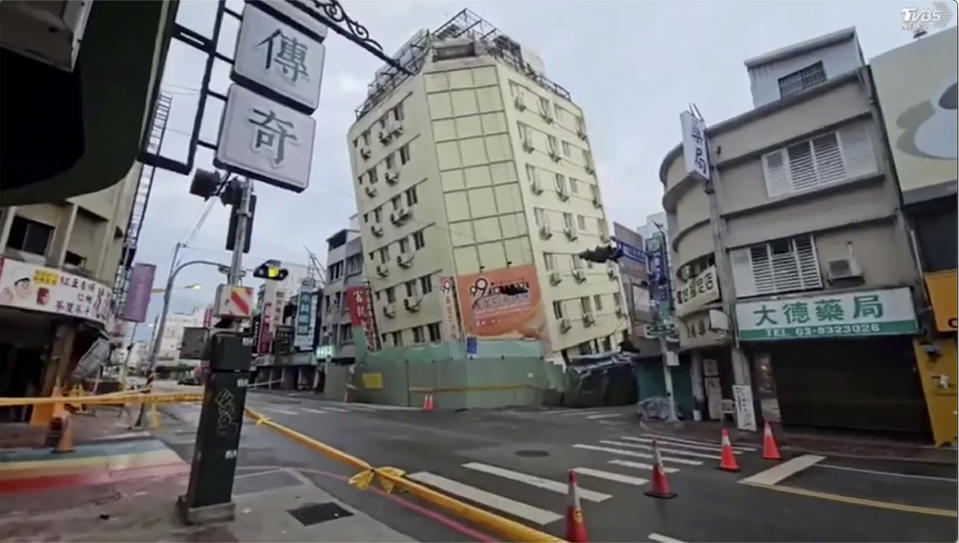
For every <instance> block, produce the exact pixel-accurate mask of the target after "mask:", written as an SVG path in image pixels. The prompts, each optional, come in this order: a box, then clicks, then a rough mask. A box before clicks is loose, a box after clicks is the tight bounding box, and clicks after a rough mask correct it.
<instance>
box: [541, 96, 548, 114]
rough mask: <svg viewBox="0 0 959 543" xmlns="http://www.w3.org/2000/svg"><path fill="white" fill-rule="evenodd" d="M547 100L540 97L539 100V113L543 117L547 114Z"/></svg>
mask: <svg viewBox="0 0 959 543" xmlns="http://www.w3.org/2000/svg"><path fill="white" fill-rule="evenodd" d="M549 109H550V108H549V100H547V99H546V98H543V97H542V96H540V98H539V112H540V113H541V114H543V115H548V114H549Z"/></svg>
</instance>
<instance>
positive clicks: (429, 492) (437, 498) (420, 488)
mask: <svg viewBox="0 0 959 543" xmlns="http://www.w3.org/2000/svg"><path fill="white" fill-rule="evenodd" d="M246 414H247V415H248V416H249V417H250V418H252V419H254V420H256V423H257V424H258V425H260V424H263V425H266V426H269V427H270V428H272V429H273V430H275V431H277V432H279V433H280V434H282V435H284V436H286V437H288V438H290V439H292V440H294V441H297V442H299V443H301V444H303V445H306V446H307V447H309V448H311V449H313V450H315V451H318V452H320V453H321V454H323V455H324V456H326V457H327V458H330V459H331V460H334V461H337V462H340V463H343V464H346V465H348V466H351V467H354V468H357V469H359V470H360V472H359V473H357V474H356V475H354V476H353V477H350V480H349V482H350V484H351V485H353V486H355V487H356V488H359V489H361V490H362V489H365V488H367V487H369V485H370V483H371V482H373V479H374V478H376V479H378V480H379V482H380V485H381V486H382V487H383V490H385V491H386V492H392V491H393V489H394V488H395V487H399V488H402V489H403V490H405V491H407V492H409V493H410V494H412V495H413V496H416V497H417V498H420V499H421V500H423V501H426V502H429V503H432V504H433V505H436V506H438V507H441V508H443V509H446V510H447V511H449V512H451V513H453V514H454V515H457V516H459V517H462V518H464V519H466V520H469V521H470V522H473V523H475V524H478V525H480V526H483V527H484V528H486V529H488V530H490V531H491V532H493V533H495V534H497V535H500V536H502V537H504V538H506V539H507V540H509V541H524V542H526V541H528V542H542V541H546V542H555V543H560V542H562V541H564V540H562V539H560V538H558V537H556V536H553V535H550V534H547V533H545V532H540V531H539V530H534V529H533V528H530V527H529V526H525V525H523V524H520V523H519V522H515V521H512V520H510V519H507V518H504V517H501V516H499V515H496V514H494V513H490V512H489V511H485V510H483V509H480V508H479V507H475V506H472V505H469V504H467V503H464V502H461V501H459V500H457V499H455V498H451V497H450V496H447V495H445V494H442V493H440V492H438V491H436V490H433V489H431V488H429V487H426V486H424V485H421V484H419V483H417V482H414V481H411V480H410V479H407V478H406V477H405V475H406V474H405V472H403V471H402V470H400V469H398V468H393V467H382V468H374V467H373V466H371V465H370V464H368V463H367V462H365V461H363V460H361V459H359V458H357V457H355V456H353V455H351V454H349V453H346V452H343V451H341V450H339V449H336V448H335V447H331V446H329V445H327V444H326V443H323V442H321V441H318V440H316V439H313V438H312V437H310V436H307V435H305V434H302V433H300V432H297V431H296V430H293V429H291V428H287V427H286V426H283V425H281V424H277V423H275V422H273V421H271V420H270V419H268V418H266V417H264V416H263V415H261V414H260V413H257V412H256V411H254V410H253V409H250V408H249V407H247V408H246Z"/></svg>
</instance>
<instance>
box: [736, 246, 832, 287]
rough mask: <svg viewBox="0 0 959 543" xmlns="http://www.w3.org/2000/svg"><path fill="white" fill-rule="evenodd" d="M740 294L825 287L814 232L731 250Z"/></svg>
mask: <svg viewBox="0 0 959 543" xmlns="http://www.w3.org/2000/svg"><path fill="white" fill-rule="evenodd" d="M729 258H730V261H731V262H732V268H733V282H734V283H735V284H736V294H737V295H738V296H739V297H748V296H759V295H763V294H777V293H784V292H795V291H800V290H812V289H818V288H822V286H823V283H822V273H821V272H820V270H819V258H818V257H817V255H816V244H815V241H814V239H813V237H812V236H811V235H803V236H797V237H794V238H788V239H781V240H776V241H771V242H768V243H761V244H759V245H754V246H752V247H744V248H742V249H736V250H734V251H730V253H729Z"/></svg>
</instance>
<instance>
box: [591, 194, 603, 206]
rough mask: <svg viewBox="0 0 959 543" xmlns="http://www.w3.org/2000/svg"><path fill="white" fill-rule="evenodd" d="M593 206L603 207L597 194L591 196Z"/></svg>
mask: <svg viewBox="0 0 959 543" xmlns="http://www.w3.org/2000/svg"><path fill="white" fill-rule="evenodd" d="M593 207H603V203H602V202H600V201H599V195H598V194H597V195H596V196H593Z"/></svg>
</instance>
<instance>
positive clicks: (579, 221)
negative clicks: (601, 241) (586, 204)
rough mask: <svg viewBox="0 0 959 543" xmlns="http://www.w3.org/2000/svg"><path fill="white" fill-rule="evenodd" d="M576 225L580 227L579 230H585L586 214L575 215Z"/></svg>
mask: <svg viewBox="0 0 959 543" xmlns="http://www.w3.org/2000/svg"><path fill="white" fill-rule="evenodd" d="M576 225H577V226H579V229H580V230H581V231H585V230H586V216H585V215H577V216H576Z"/></svg>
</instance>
